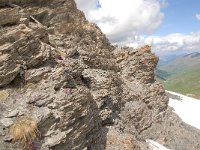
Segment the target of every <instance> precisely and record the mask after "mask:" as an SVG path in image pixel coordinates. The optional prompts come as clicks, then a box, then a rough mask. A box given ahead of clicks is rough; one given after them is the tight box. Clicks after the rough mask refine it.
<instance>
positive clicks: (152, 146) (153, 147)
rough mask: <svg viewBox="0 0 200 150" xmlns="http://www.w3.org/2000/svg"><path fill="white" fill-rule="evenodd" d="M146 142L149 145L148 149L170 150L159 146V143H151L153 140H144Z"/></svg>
mask: <svg viewBox="0 0 200 150" xmlns="http://www.w3.org/2000/svg"><path fill="white" fill-rule="evenodd" d="M146 142H147V143H148V144H149V147H150V148H151V149H152V150H170V149H168V148H166V147H164V146H162V145H160V144H159V143H157V142H155V141H153V140H146Z"/></svg>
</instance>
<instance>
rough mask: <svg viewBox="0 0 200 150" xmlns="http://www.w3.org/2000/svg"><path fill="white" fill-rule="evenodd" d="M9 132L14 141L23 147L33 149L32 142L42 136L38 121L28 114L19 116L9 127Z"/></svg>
mask: <svg viewBox="0 0 200 150" xmlns="http://www.w3.org/2000/svg"><path fill="white" fill-rule="evenodd" d="M9 134H10V136H11V137H12V138H13V140H12V141H13V142H14V143H18V144H19V146H21V147H22V149H29V150H31V149H32V147H31V144H32V143H33V141H34V140H35V139H37V138H38V137H39V136H40V132H39V130H38V128H37V123H36V121H35V120H34V119H33V118H31V117H27V116H23V117H20V118H18V119H17V120H16V121H15V122H14V123H13V125H12V126H11V127H10V128H9Z"/></svg>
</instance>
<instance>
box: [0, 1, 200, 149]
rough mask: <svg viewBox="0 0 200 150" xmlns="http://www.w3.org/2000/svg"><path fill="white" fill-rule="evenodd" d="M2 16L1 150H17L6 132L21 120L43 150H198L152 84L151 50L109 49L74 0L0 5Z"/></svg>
mask: <svg viewBox="0 0 200 150" xmlns="http://www.w3.org/2000/svg"><path fill="white" fill-rule="evenodd" d="M19 8H20V9H19ZM18 10H19V11H18ZM5 13H8V17H7V18H6V19H4V18H3V19H0V26H2V27H1V28H0V150H19V149H20V147H18V146H17V145H16V144H14V143H12V142H11V139H10V137H9V132H8V131H9V128H10V126H12V125H13V124H14V123H15V122H16V120H17V119H18V118H19V117H20V116H28V117H32V118H34V119H35V120H36V121H37V125H38V129H39V131H40V134H41V136H40V137H39V138H38V139H36V141H34V144H35V145H36V147H37V149H38V150H105V149H106V150H132V149H134V150H148V149H149V148H148V145H147V144H146V142H145V140H146V139H153V140H155V141H158V142H160V143H161V144H163V145H165V146H166V147H168V148H171V149H175V150H186V149H194V150H195V149H196V150H197V149H200V148H199V144H198V143H199V141H200V132H199V131H198V130H196V129H194V128H192V127H190V126H188V125H186V124H184V123H183V122H182V121H181V120H180V118H178V116H176V115H175V114H174V113H172V110H171V109H170V108H169V107H168V96H167V95H166V93H165V90H164V88H163V86H162V85H161V84H160V83H158V82H157V81H155V79H154V69H155V67H156V64H157V61H158V58H157V57H156V56H155V55H154V54H152V53H151V51H150V50H151V48H150V47H149V46H145V47H142V48H140V49H133V48H128V47H123V48H119V47H114V46H112V45H111V44H110V43H109V41H108V39H107V38H106V37H105V35H104V34H103V33H102V32H101V30H100V29H99V28H98V27H97V26H96V25H95V24H92V23H89V22H88V21H87V20H86V19H85V17H84V14H83V13H82V12H81V11H79V10H78V9H77V8H76V4H75V2H74V0H36V1H33V0H10V1H5V0H0V18H1V17H2V16H3V15H5ZM188 135H192V136H188Z"/></svg>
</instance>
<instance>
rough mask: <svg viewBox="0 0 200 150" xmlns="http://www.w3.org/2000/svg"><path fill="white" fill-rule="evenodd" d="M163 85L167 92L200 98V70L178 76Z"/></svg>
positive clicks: (189, 71)
mask: <svg viewBox="0 0 200 150" xmlns="http://www.w3.org/2000/svg"><path fill="white" fill-rule="evenodd" d="M163 84H164V86H165V88H166V89H167V90H170V91H174V92H178V93H181V94H184V95H190V96H192V97H194V98H200V69H193V70H188V71H187V72H185V73H181V74H177V75H176V76H173V77H171V78H169V79H168V80H167V81H166V82H163Z"/></svg>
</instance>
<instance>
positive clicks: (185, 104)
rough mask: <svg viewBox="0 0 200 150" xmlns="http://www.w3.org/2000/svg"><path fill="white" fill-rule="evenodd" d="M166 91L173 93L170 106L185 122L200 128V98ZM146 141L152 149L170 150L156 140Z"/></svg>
mask: <svg viewBox="0 0 200 150" xmlns="http://www.w3.org/2000/svg"><path fill="white" fill-rule="evenodd" d="M166 92H167V93H170V94H171V95H173V96H172V98H170V99H169V106H171V107H173V108H174V112H175V113H176V114H177V115H178V116H179V117H180V118H181V119H182V120H183V121H184V122H185V123H187V124H189V125H191V126H193V127H196V128H198V129H200V117H199V114H200V100H198V99H195V98H192V97H188V96H184V95H181V94H178V93H175V92H171V91H166ZM146 142H147V143H148V144H149V146H150V148H151V149H152V150H169V149H167V148H166V147H164V146H162V145H160V144H159V143H157V142H155V141H152V140H146Z"/></svg>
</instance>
